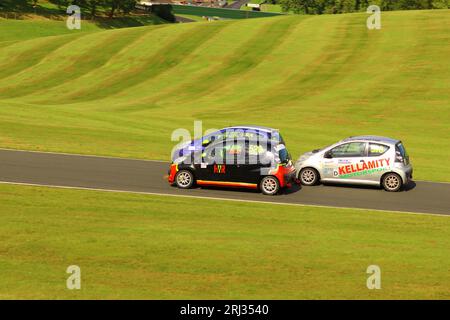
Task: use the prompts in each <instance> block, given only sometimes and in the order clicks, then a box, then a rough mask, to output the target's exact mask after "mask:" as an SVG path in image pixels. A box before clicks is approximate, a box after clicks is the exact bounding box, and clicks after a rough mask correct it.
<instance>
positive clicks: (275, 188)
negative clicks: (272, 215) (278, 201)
mask: <svg viewBox="0 0 450 320" xmlns="http://www.w3.org/2000/svg"><path fill="white" fill-rule="evenodd" d="M260 187H261V192H262V193H263V194H266V195H269V196H273V195H275V194H277V193H278V192H279V191H280V183H279V182H278V179H277V178H275V177H273V176H267V177H264V178H263V179H262V180H261V186H260Z"/></svg>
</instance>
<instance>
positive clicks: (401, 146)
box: [396, 142, 408, 158]
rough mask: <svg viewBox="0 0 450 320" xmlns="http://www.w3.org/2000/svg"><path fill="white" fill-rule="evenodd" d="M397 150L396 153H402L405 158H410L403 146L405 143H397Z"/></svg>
mask: <svg viewBox="0 0 450 320" xmlns="http://www.w3.org/2000/svg"><path fill="white" fill-rule="evenodd" d="M396 149H397V150H396V151H398V152H400V154H401V156H402V157H403V158H406V157H407V156H408V154H407V153H406V149H405V147H404V146H403V143H401V142H399V143H397V145H396Z"/></svg>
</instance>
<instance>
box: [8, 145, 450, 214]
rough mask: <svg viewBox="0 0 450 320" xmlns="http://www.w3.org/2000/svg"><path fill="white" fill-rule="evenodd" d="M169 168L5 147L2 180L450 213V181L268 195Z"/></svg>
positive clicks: (297, 190)
mask: <svg viewBox="0 0 450 320" xmlns="http://www.w3.org/2000/svg"><path fill="white" fill-rule="evenodd" d="M168 167H169V165H168V163H165V162H158V161H145V160H132V159H118V158H106V157H105V158H104V157H91V156H80V155H67V154H54V153H38V152H28V151H13V150H0V182H12V183H24V184H33V185H34V184H35V185H45V186H60V187H76V188H89V189H104V190H110V191H128V192H141V193H149V194H163V195H181V196H193V197H211V198H222V199H236V200H246V201H263V202H276V203H288V204H300V205H318V206H332V207H346V208H350V207H351V208H361V209H376V210H388V211H405V212H417V213H433V214H444V215H450V184H449V183H435V182H426V181H417V182H413V183H411V184H410V185H409V186H408V187H407V188H406V189H405V190H404V191H402V192H396V193H391V192H386V191H384V190H382V189H379V188H375V187H355V186H352V187H349V186H342V185H340V186H335V185H326V186H324V185H319V186H314V187H300V186H294V187H292V188H291V189H288V190H285V191H284V192H282V194H280V195H277V196H264V195H262V194H260V193H259V192H256V191H248V190H233V189H217V188H196V189H190V190H180V189H177V188H175V187H172V186H169V184H168V183H167V179H166V176H167V170H168ZM0 199H1V197H0Z"/></svg>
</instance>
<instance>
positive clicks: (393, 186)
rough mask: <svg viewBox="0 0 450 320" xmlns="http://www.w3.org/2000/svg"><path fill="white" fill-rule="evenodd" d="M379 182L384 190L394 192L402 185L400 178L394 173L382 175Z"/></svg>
mask: <svg viewBox="0 0 450 320" xmlns="http://www.w3.org/2000/svg"><path fill="white" fill-rule="evenodd" d="M381 184H382V185H383V188H384V190H386V191H389V192H396V191H399V190H400V188H401V187H402V178H401V177H400V176H399V175H398V174H396V173H388V174H386V175H385V176H384V177H383V179H382V181H381Z"/></svg>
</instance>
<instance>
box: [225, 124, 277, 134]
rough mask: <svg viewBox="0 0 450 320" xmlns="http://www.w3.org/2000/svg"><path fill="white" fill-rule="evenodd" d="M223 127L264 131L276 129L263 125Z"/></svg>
mask: <svg viewBox="0 0 450 320" xmlns="http://www.w3.org/2000/svg"><path fill="white" fill-rule="evenodd" d="M224 129H244V130H259V131H266V132H272V131H278V130H277V129H274V128H269V127H263V126H253V125H242V126H232V127H226V128H224Z"/></svg>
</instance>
